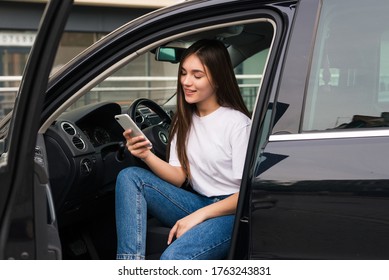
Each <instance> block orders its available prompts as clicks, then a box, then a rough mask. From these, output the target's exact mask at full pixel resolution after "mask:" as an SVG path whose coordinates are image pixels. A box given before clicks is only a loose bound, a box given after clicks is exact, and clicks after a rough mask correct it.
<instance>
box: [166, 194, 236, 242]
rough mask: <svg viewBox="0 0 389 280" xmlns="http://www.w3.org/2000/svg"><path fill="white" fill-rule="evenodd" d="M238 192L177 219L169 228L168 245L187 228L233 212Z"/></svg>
mask: <svg viewBox="0 0 389 280" xmlns="http://www.w3.org/2000/svg"><path fill="white" fill-rule="evenodd" d="M238 197H239V193H235V194H233V195H230V196H229V197H227V198H225V199H223V200H220V201H218V202H215V203H213V204H210V205H208V206H205V207H203V208H200V209H199V210H197V211H195V212H193V213H192V214H190V215H188V216H186V217H184V218H182V219H181V220H178V221H177V222H176V224H175V225H174V226H173V228H172V229H171V230H170V233H169V237H168V241H167V244H168V245H170V243H171V242H172V240H173V238H174V237H176V238H179V237H180V236H181V235H183V234H184V233H185V232H187V231H188V230H189V229H191V228H192V227H194V226H195V225H198V224H200V223H202V222H204V221H205V220H208V219H211V218H215V217H219V216H225V215H231V214H235V211H236V206H237V204H238Z"/></svg>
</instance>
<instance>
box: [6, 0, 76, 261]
mask: <svg viewBox="0 0 389 280" xmlns="http://www.w3.org/2000/svg"><path fill="white" fill-rule="evenodd" d="M72 2H73V1H72V0H53V1H50V2H49V3H48V4H47V6H46V9H45V12H44V15H43V18H42V20H41V23H40V27H39V30H38V34H37V37H36V40H35V43H34V46H33V48H32V51H31V53H30V56H29V59H28V62H27V66H26V68H25V71H24V75H23V79H22V82H21V85H20V89H19V93H18V97H17V99H16V102H15V107H14V110H13V114H12V117H11V118H10V119H9V123H8V124H7V125H3V127H2V131H1V132H2V133H3V134H4V132H5V134H6V136H5V137H3V139H1V140H0V141H1V143H0V148H1V151H0V154H1V157H0V226H1V228H0V259H60V258H61V246H60V242H59V236H58V230H57V227H56V221H55V212H54V208H53V205H52V200H51V197H50V188H49V182H48V173H47V167H46V166H45V164H44V161H43V159H42V158H41V155H42V154H41V151H39V148H36V145H37V143H39V141H40V136H39V135H38V129H39V126H40V120H41V108H42V104H43V100H44V95H45V92H46V88H47V82H48V78H49V74H50V71H51V69H52V65H53V61H54V58H55V55H56V52H57V48H58V44H59V41H60V38H61V36H62V32H63V29H64V26H65V22H66V20H67V18H68V15H69V12H70V9H71V6H72ZM7 129H8V131H6V130H7Z"/></svg>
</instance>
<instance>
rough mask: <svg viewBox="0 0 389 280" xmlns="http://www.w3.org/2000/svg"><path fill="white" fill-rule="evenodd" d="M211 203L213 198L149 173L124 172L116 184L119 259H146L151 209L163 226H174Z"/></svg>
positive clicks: (131, 170) (134, 169) (133, 170)
mask: <svg viewBox="0 0 389 280" xmlns="http://www.w3.org/2000/svg"><path fill="white" fill-rule="evenodd" d="M209 203H210V202H209V199H207V198H204V197H202V196H199V195H196V194H193V193H191V192H188V191H185V190H183V189H180V188H177V187H175V186H173V185H171V184H169V183H167V182H165V181H163V180H161V179H160V178H159V177H157V176H155V175H154V173H152V172H150V171H148V170H145V169H142V168H138V167H130V168H127V169H124V170H122V171H121V172H120V173H119V175H118V178H117V182H116V227H117V235H118V250H117V258H118V259H144V258H145V247H146V244H145V242H146V223H147V210H149V211H150V213H151V214H152V215H153V216H155V217H156V218H157V219H159V220H160V221H161V222H162V223H164V224H166V225H168V226H173V225H174V224H175V222H176V221H177V220H179V219H181V218H183V217H185V216H186V215H188V214H190V213H192V212H194V211H196V210H197V209H199V208H201V207H204V206H206V205H208V204H209Z"/></svg>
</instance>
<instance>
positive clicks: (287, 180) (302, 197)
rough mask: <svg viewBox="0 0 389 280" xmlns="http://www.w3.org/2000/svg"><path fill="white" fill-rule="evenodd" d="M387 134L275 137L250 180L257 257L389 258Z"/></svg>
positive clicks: (255, 253)
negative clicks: (296, 138) (266, 203)
mask: <svg viewBox="0 0 389 280" xmlns="http://www.w3.org/2000/svg"><path fill="white" fill-rule="evenodd" d="M284 138H285V139H287V136H285V137H284ZM387 140H388V139H387V138H386V137H378V138H374V137H373V138H369V139H366V138H363V139H359V138H355V139H349V138H347V139H321V140H315V141H304V140H300V141H270V142H269V144H268V145H267V146H266V149H265V152H264V153H263V154H262V161H261V164H262V163H265V162H266V161H269V168H268V169H266V170H259V172H258V174H256V176H255V178H254V180H253V183H252V200H251V203H252V216H251V217H250V218H251V226H252V244H251V245H252V255H251V257H252V258H282V259H307V258H309V259H312V258H313V259H375V258H383V259H387V258H388V257H389V255H388V252H389V242H382V241H383V240H386V238H385V233H387V232H388V230H389V226H388V225H389V223H388V222H389V219H388V215H387V210H388V203H389V201H388V200H389V187H388V186H389V184H388V183H389V176H388V167H387V166H389V164H388V163H389V162H388V161H389V160H388V155H387V154H386V153H385V152H383V151H385V150H387V149H388V148H389V147H388V145H389V144H388V141H387ZM367 142H368V144H367ZM280 156H282V159H281V160H278V161H277V160H274V159H275V158H278V159H280ZM263 201H271V202H272V203H271V205H269V207H267V208H264V207H260V206H261V205H263ZM378 241H379V242H378Z"/></svg>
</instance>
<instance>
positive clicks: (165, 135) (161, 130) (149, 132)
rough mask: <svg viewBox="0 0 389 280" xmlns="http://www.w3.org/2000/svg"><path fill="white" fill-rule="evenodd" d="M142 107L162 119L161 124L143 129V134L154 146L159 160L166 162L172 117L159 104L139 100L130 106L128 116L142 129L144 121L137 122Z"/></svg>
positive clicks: (143, 99) (148, 100)
mask: <svg viewBox="0 0 389 280" xmlns="http://www.w3.org/2000/svg"><path fill="white" fill-rule="evenodd" d="M140 106H144V107H147V108H149V109H150V110H152V111H153V112H154V113H156V114H157V115H158V117H159V118H160V119H161V122H159V123H157V124H154V125H151V126H148V127H146V128H145V129H143V130H142V131H143V133H144V134H145V135H146V137H147V138H148V139H149V140H150V141H151V143H152V144H153V151H154V153H155V155H157V156H158V157H159V158H161V159H163V160H166V148H167V144H168V141H169V127H170V124H171V122H172V119H171V117H170V115H169V114H168V113H167V112H166V111H165V110H164V109H163V108H162V107H161V106H159V105H158V104H157V103H155V102H154V101H152V100H150V99H147V98H138V99H136V100H134V102H133V103H132V104H131V105H130V108H129V109H128V115H129V116H130V117H131V118H132V119H133V120H134V121H135V123H136V124H137V125H138V126H139V127H141V125H142V124H143V122H144V119H143V118H142V120H140V121H139V120H137V112H138V108H139V107H140Z"/></svg>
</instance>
